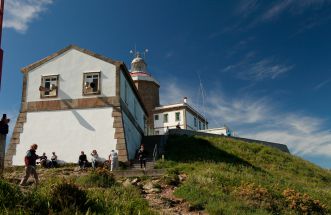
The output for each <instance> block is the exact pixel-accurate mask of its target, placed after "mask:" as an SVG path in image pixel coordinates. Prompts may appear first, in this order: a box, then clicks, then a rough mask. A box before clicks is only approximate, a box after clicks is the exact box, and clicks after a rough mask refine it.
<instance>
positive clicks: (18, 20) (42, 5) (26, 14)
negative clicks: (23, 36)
mask: <svg viewBox="0 0 331 215" xmlns="http://www.w3.org/2000/svg"><path fill="white" fill-rule="evenodd" d="M52 3H53V0H7V1H6V5H5V10H6V11H5V18H4V27H5V28H12V29H15V30H16V31H18V32H20V33H24V32H26V31H27V30H28V28H29V24H30V23H31V22H32V21H34V20H36V19H37V18H38V17H39V16H40V14H41V13H42V12H44V11H45V10H46V9H47V6H49V5H51V4H52Z"/></svg>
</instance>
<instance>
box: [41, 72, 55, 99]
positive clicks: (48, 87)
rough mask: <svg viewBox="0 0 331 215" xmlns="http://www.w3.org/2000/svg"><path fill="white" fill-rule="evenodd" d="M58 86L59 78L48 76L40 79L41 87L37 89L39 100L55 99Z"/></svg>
mask: <svg viewBox="0 0 331 215" xmlns="http://www.w3.org/2000/svg"><path fill="white" fill-rule="evenodd" d="M58 86H59V76H58V75H50V76H42V77H41V85H40V87H39V91H40V97H41V98H50V97H57V94H58Z"/></svg>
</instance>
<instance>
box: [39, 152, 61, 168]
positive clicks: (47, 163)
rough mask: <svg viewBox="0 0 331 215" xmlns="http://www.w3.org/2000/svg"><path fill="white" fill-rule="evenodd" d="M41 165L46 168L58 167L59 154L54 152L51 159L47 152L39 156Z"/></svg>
mask: <svg viewBox="0 0 331 215" xmlns="http://www.w3.org/2000/svg"><path fill="white" fill-rule="evenodd" d="M39 159H40V165H41V166H42V167H44V168H56V167H57V166H58V161H57V155H56V154H55V152H52V156H51V160H48V159H47V156H46V153H45V152H44V153H43V155H42V156H40V157H39Z"/></svg>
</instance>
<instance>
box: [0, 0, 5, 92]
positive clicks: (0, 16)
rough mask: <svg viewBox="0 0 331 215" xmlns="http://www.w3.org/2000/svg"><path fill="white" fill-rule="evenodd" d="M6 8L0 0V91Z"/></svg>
mask: <svg viewBox="0 0 331 215" xmlns="http://www.w3.org/2000/svg"><path fill="white" fill-rule="evenodd" d="M4 6H5V0H0V90H1V76H2V62H3V50H2V48H1V38H2V23H3V13H4Z"/></svg>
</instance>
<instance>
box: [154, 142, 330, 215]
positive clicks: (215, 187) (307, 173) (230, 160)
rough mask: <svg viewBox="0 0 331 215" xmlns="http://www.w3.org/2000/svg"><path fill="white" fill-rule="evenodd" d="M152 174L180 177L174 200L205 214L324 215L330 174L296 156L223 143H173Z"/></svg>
mask: <svg viewBox="0 0 331 215" xmlns="http://www.w3.org/2000/svg"><path fill="white" fill-rule="evenodd" d="M166 152H167V153H166V155H165V158H166V160H165V161H159V162H158V164H157V167H158V168H169V169H170V170H169V172H172V173H177V174H178V173H184V174H187V175H188V178H187V180H186V181H185V182H184V183H183V184H182V185H181V186H180V187H179V188H178V189H176V191H175V195H177V196H178V197H181V198H183V199H186V200H187V201H189V202H190V204H191V205H192V208H193V209H197V210H205V211H207V212H208V213H209V214H329V213H330V208H331V173H330V171H327V170H324V169H322V168H320V167H318V166H316V165H314V164H312V163H310V162H307V161H305V160H303V159H301V158H298V157H296V156H293V155H290V154H287V153H284V152H281V151H280V150H278V149H273V148H269V147H265V146H263V145H258V144H252V143H244V142H241V141H238V140H232V139H228V138H206V137H185V136H184V137H183V136H181V137H173V138H171V139H170V140H169V142H168V144H167V148H166Z"/></svg>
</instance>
